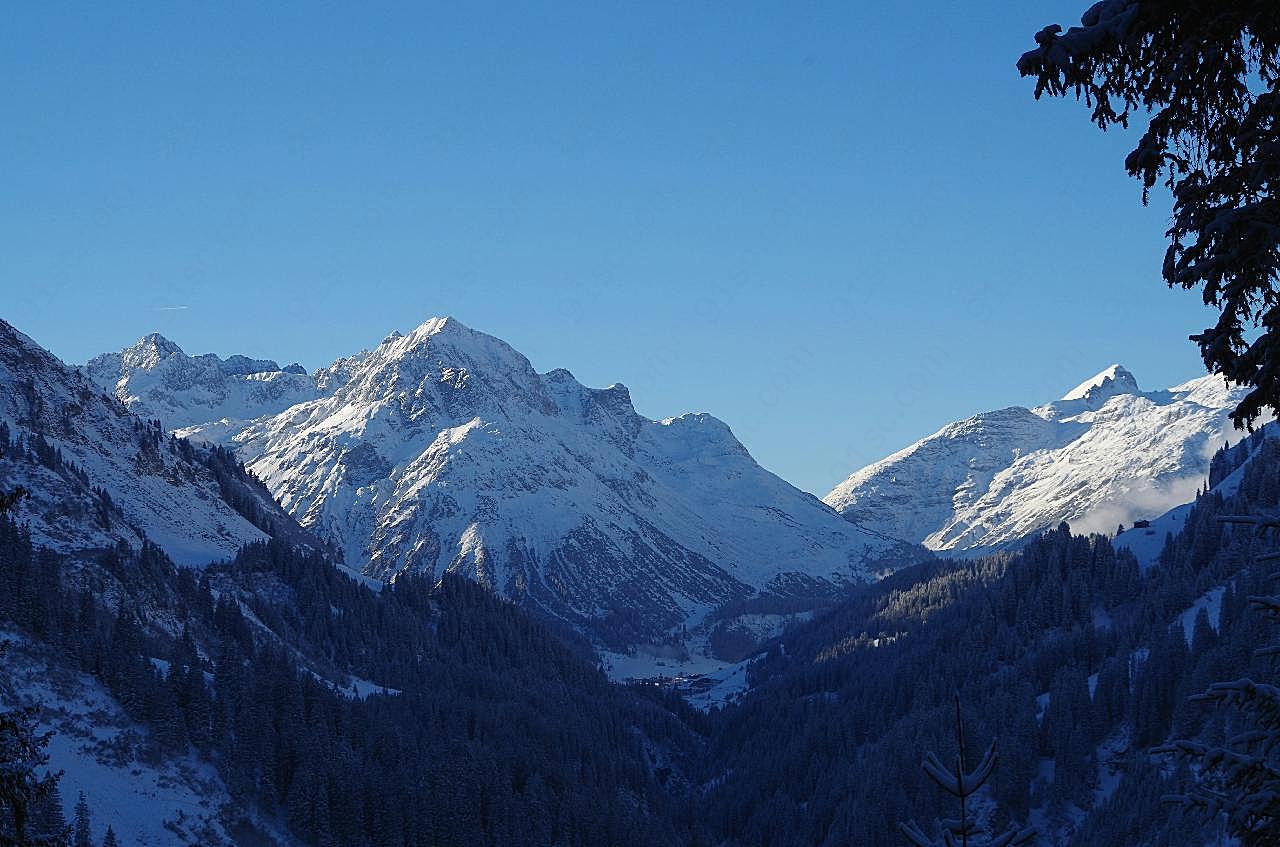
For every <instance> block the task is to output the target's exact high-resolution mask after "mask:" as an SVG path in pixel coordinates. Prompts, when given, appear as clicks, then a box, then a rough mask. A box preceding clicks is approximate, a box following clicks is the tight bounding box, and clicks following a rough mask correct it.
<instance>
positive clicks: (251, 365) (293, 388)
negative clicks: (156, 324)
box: [83, 333, 320, 430]
mask: <svg viewBox="0 0 1280 847" xmlns="http://www.w3.org/2000/svg"><path fill="white" fill-rule="evenodd" d="M83 371H84V373H85V374H86V375H88V376H89V378H90V379H92V380H93V381H94V382H96V383H97V384H98V385H101V386H102V387H103V388H106V389H107V390H108V391H111V392H112V393H113V394H114V395H115V396H116V397H117V398H119V399H120V401H121V402H122V403H124V404H125V406H127V407H128V408H129V411H131V412H133V413H134V414H136V415H138V416H139V417H142V418H144V419H146V420H159V421H163V422H164V424H165V427H166V428H167V429H170V430H177V429H182V428H184V427H188V426H191V425H193V424H209V423H210V422H214V421H225V424H224V427H223V429H224V430H236V429H239V428H242V427H243V425H244V423H245V422H246V421H249V420H252V419H254V418H260V417H262V416H263V415H269V414H274V413H275V412H279V411H282V410H283V409H287V408H289V407H290V406H292V405H293V404H295V403H301V402H302V401H303V400H310V399H312V398H314V397H317V396H319V393H320V392H319V391H318V390H317V389H316V383H315V380H313V379H312V377H310V376H308V375H307V372H306V370H305V369H304V368H303V367H302V366H301V365H297V364H293V365H288V366H286V367H284V368H281V367H280V366H279V365H277V364H276V363H275V362H273V361H271V360H270V359H250V358H248V357H247V356H238V355H237V356H230V357H228V358H226V359H223V358H220V357H218V356H216V355H214V354H213V353H206V354H204V355H202V356H188V355H186V354H185V353H183V352H182V348H181V347H179V346H178V345H177V344H174V343H173V342H172V341H170V340H169V339H167V338H165V337H164V336H162V335H157V334H155V333H152V334H151V335H148V336H145V337H143V338H141V339H139V340H138V342H137V343H136V344H134V345H133V346H131V347H126V348H125V349H123V350H121V351H120V352H118V353H103V354H102V355H100V356H96V357H94V358H93V359H92V360H90V362H89V363H88V364H86V365H85V366H84V368H83Z"/></svg>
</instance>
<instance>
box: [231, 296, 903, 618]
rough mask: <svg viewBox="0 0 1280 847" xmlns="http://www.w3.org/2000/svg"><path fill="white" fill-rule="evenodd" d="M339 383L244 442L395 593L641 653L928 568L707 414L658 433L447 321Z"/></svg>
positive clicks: (427, 326) (654, 426)
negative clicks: (467, 598)
mask: <svg viewBox="0 0 1280 847" xmlns="http://www.w3.org/2000/svg"><path fill="white" fill-rule="evenodd" d="M325 373H326V374H328V375H330V376H329V377H328V381H327V382H326V384H325V389H326V394H327V396H321V397H318V398H316V399H313V400H309V401H306V402H303V403H299V404H298V405H295V406H293V407H291V408H289V409H287V410H285V411H283V412H281V413H279V414H277V415H274V416H271V417H267V418H264V419H262V420H260V421H258V422H256V423H254V424H252V425H251V426H249V427H248V428H247V429H245V430H244V431H243V432H241V433H240V434H238V435H236V436H235V438H234V443H235V444H236V445H237V449H238V451H239V454H240V456H241V457H242V458H243V459H244V460H245V461H246V463H247V464H248V466H249V467H250V469H251V470H252V471H253V472H254V473H255V474H256V475H257V476H258V477H260V478H261V479H262V480H263V481H264V482H265V483H266V484H267V486H268V487H269V488H270V489H271V490H272V492H273V493H274V494H275V495H276V497H277V498H278V499H279V500H280V502H281V504H282V505H283V506H284V507H285V508H286V509H287V510H288V511H289V512H290V513H291V514H293V515H294V516H296V517H297V518H298V519H299V520H300V521H301V522H302V524H303V525H304V526H307V527H309V528H312V529H314V530H317V531H318V532H320V533H321V534H323V535H327V536H328V537H330V538H332V539H334V540H336V541H337V542H338V543H339V544H340V545H341V547H342V548H343V549H344V550H345V556H346V561H347V563H348V565H353V566H354V565H357V563H360V565H361V566H362V567H363V569H364V571H365V573H367V574H369V575H372V576H376V577H378V578H381V579H390V578H393V577H394V576H395V575H396V574H397V573H399V572H401V571H404V570H414V571H425V572H431V573H437V574H438V573H440V572H442V571H444V570H453V571H461V572H464V573H466V574H467V575H469V576H471V577H473V578H475V579H477V580H479V581H481V582H482V583H484V584H487V585H489V586H491V587H493V588H495V589H496V590H498V591H500V592H501V593H503V594H505V595H507V596H510V597H513V598H515V599H517V600H520V601H522V602H524V603H525V604H526V605H531V606H534V607H538V608H541V609H543V610H545V611H547V612H550V613H551V614H554V615H556V616H558V617H561V618H564V619H566V620H568V621H571V622H574V623H585V622H591V623H592V628H593V629H595V630H596V631H597V632H598V631H599V630H600V628H601V627H604V628H606V629H607V630H608V631H609V632H610V633H612V634H613V635H614V636H616V637H617V638H619V639H621V640H622V641H624V642H628V643H635V642H636V641H637V640H643V639H648V638H654V637H658V636H660V635H662V634H663V633H665V632H667V631H669V630H671V629H672V628H675V627H678V626H679V625H681V624H683V623H686V622H691V623H696V622H697V621H698V620H699V619H700V618H701V616H702V615H704V614H705V613H706V612H707V611H708V610H710V609H713V608H715V607H716V606H718V605H720V604H721V603H723V602H725V601H726V600H730V599H734V598H741V597H743V596H746V595H749V594H751V593H753V592H755V591H757V590H765V591H771V592H775V593H780V594H786V593H806V594H811V593H814V592H819V591H823V590H829V589H830V587H831V586H833V585H836V584H840V583H844V582H848V581H859V580H865V579H870V578H873V577H874V576H876V575H877V574H879V573H880V572H882V571H883V570H887V569H892V568H895V567H898V566H900V565H902V564H904V563H906V562H907V561H909V560H911V559H912V558H914V557H916V556H917V555H919V553H920V552H922V551H920V550H919V548H915V547H913V546H911V545H906V544H903V543H901V542H899V541H897V540H895V539H892V538H889V537H886V536H884V535H881V534H877V533H875V532H870V531H867V530H865V529H863V528H861V527H859V526H856V525H855V524H853V523H850V522H848V521H845V520H842V519H841V518H840V517H839V516H838V515H837V514H836V513H835V512H834V511H833V510H832V509H830V508H829V507H827V506H825V505H824V504H823V503H822V502H821V501H819V500H818V499H817V498H814V497H812V496H810V495H808V494H805V493H803V492H801V491H799V490H797V489H796V488H794V487H792V486H790V485H788V484H787V483H786V482H784V481H783V480H781V479H779V478H778V477H776V476H774V475H773V474H771V473H769V472H767V471H765V470H764V469H763V468H761V467H760V466H759V465H757V464H756V463H755V461H754V460H753V459H752V458H751V456H750V455H749V454H748V453H747V451H746V449H745V448H744V447H743V446H742V445H741V444H740V443H739V442H738V441H737V439H735V438H734V437H733V434H732V433H731V432H730V430H729V428H728V427H727V426H726V425H725V424H723V423H722V422H720V421H719V420H716V419H715V418H713V417H711V416H710V415H705V414H690V415H683V416H680V417H676V418H670V419H667V420H663V421H652V420H647V419H645V418H643V417H641V416H640V415H638V414H637V413H636V412H635V410H634V408H633V407H632V405H631V399H630V396H629V394H628V392H627V389H626V388H625V387H623V386H621V385H613V386H610V387H609V388H605V389H590V388H586V387H584V386H582V385H581V384H579V383H578V382H577V381H576V380H575V379H574V378H573V376H572V375H571V374H570V373H569V372H568V371H565V370H555V371H552V372H550V373H548V374H538V373H537V372H535V371H534V369H533V368H532V366H531V365H530V364H529V362H528V360H527V359H525V357H524V356H522V355H520V354H519V353H517V352H516V351H515V350H513V349H512V348H511V347H509V346H508V345H507V344H505V343H504V342H502V341H500V340H498V339H496V338H492V337H490V336H487V335H484V334H482V333H479V332H476V331H474V330H471V329H469V328H467V327H465V326H463V325H462V324H460V323H459V322H457V321H456V320H453V319H451V318H436V319H432V320H429V321H427V322H426V323H424V324H422V325H421V326H420V327H418V328H417V329H415V330H414V331H413V332H411V333H409V334H408V335H400V334H398V333H396V334H393V335H391V336H390V337H388V338H387V339H386V340H384V341H383V342H382V344H380V345H379V346H378V347H377V348H376V349H374V350H372V351H367V352H365V353H362V354H360V355H358V356H355V357H352V358H351V359H347V360H342V361H340V362H339V363H336V364H335V366H334V367H333V368H330V369H326V371H325Z"/></svg>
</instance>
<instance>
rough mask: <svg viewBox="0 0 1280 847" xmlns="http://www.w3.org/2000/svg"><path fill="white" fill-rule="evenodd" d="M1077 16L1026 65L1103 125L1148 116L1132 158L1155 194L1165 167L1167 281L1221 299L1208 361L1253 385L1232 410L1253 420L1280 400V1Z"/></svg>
mask: <svg viewBox="0 0 1280 847" xmlns="http://www.w3.org/2000/svg"><path fill="white" fill-rule="evenodd" d="M1080 23H1081V25H1080V26H1078V27H1072V28H1071V29H1069V30H1067V31H1066V32H1065V33H1064V32H1062V27H1060V26H1058V25H1057V24H1054V25H1052V26H1048V27H1045V28H1044V29H1042V30H1041V31H1040V32H1039V33H1037V34H1036V37H1035V38H1036V42H1037V44H1038V45H1039V46H1038V47H1037V48H1036V49H1034V50H1032V51H1030V52H1028V53H1026V54H1025V55H1023V56H1022V58H1021V59H1020V60H1019V61H1018V70H1019V72H1020V73H1021V74H1022V75H1023V76H1031V77H1035V79H1036V90H1035V94H1036V97H1037V98H1038V97H1040V96H1041V95H1042V94H1045V93H1048V94H1049V95H1051V96H1054V97H1061V96H1065V95H1068V94H1074V95H1075V96H1076V98H1077V99H1079V98H1080V97H1083V98H1084V99H1085V101H1086V102H1087V103H1088V104H1089V105H1090V106H1091V107H1092V108H1093V122H1094V123H1096V124H1097V125H1098V127H1099V128H1101V129H1104V130H1105V129H1107V128H1108V127H1111V126H1116V125H1119V126H1122V127H1127V126H1128V123H1129V117H1130V115H1132V114H1133V113H1135V112H1140V111H1146V112H1149V113H1150V115H1151V117H1150V119H1149V120H1148V121H1147V126H1146V130H1145V132H1144V133H1143V135H1142V138H1141V139H1140V140H1139V141H1138V144H1137V146H1136V147H1135V148H1134V150H1133V152H1131V153H1130V154H1129V155H1128V157H1127V158H1126V159H1125V168H1126V169H1127V170H1128V172H1129V173H1130V174H1131V175H1133V176H1134V177H1136V178H1138V179H1140V180H1141V181H1142V185H1143V200H1144V202H1145V201H1146V199H1147V193H1148V191H1149V190H1150V189H1151V188H1152V187H1153V186H1155V185H1156V183H1157V182H1159V181H1160V180H1161V177H1162V175H1163V177H1164V180H1163V181H1164V184H1165V185H1167V186H1168V187H1169V189H1170V190H1171V191H1172V193H1173V220H1172V223H1171V225H1170V227H1169V230H1168V233H1167V235H1168V237H1169V247H1168V250H1167V252H1166V253H1165V260H1164V279H1165V281H1166V282H1167V283H1168V284H1169V285H1170V286H1171V287H1172V286H1180V287H1182V288H1187V289H1192V288H1200V289H1201V293H1202V295H1203V298H1204V302H1205V303H1206V304H1207V305H1211V306H1214V307H1216V308H1218V310H1219V312H1220V314H1219V317H1218V320H1217V322H1216V324H1215V325H1214V326H1212V327H1209V328H1207V329H1205V330H1204V331H1203V332H1201V333H1200V334H1198V335H1194V336H1192V340H1193V341H1196V342H1197V343H1198V344H1199V345H1200V351H1201V354H1202V356H1203V358H1204V362H1205V365H1206V366H1207V367H1208V368H1209V370H1210V371H1213V372H1214V373H1220V374H1222V375H1223V376H1225V377H1226V378H1227V379H1228V380H1230V381H1231V382H1234V383H1238V384H1241V385H1249V386H1252V387H1253V390H1252V391H1250V392H1249V394H1248V395H1247V396H1246V397H1245V398H1244V399H1243V400H1242V401H1241V402H1240V404H1239V405H1238V406H1237V407H1236V409H1235V411H1234V412H1233V414H1232V416H1233V418H1234V419H1235V420H1236V422H1237V423H1238V424H1240V425H1244V424H1250V423H1252V422H1253V421H1254V420H1256V419H1257V418H1258V416H1259V415H1261V414H1262V412H1263V411H1264V410H1265V409H1268V408H1270V409H1273V410H1274V409H1280V334H1277V329H1280V296H1278V295H1277V283H1280V196H1277V191H1278V188H1280V87H1278V86H1280V14H1277V12H1276V4H1275V2H1274V0H1232V2H1230V3H1209V4H1206V3H1202V2H1197V0H1102V2H1099V3H1095V4H1094V5H1092V6H1090V7H1089V9H1088V10H1087V11H1086V12H1085V13H1084V15H1083V16H1082V17H1081V19H1080ZM1255 327H1258V328H1261V332H1254V331H1253V329H1254V328H1255Z"/></svg>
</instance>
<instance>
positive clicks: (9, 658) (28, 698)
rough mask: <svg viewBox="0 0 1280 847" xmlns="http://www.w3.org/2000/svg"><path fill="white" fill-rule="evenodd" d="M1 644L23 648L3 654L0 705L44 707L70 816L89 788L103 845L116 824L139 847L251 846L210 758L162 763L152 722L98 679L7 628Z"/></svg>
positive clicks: (265, 841) (53, 763)
mask: <svg viewBox="0 0 1280 847" xmlns="http://www.w3.org/2000/svg"><path fill="white" fill-rule="evenodd" d="M0 641H7V642H8V643H9V644H10V645H11V646H12V647H13V648H14V649H12V650H11V651H10V652H9V653H8V654H7V655H5V656H4V657H0V671H2V673H0V708H4V709H8V708H14V707H25V706H36V707H38V708H39V709H40V712H39V718H40V725H39V731H40V732H51V733H53V735H52V737H51V738H50V740H49V746H48V748H47V752H48V754H49V768H50V769H51V770H55V771H62V779H61V780H60V781H59V791H60V794H61V798H62V802H63V807H64V808H63V811H64V814H65V816H66V819H67V820H68V821H70V820H72V819H73V815H74V806H75V803H76V800H77V798H78V797H79V796H80V794H81V793H83V794H84V797H85V800H86V802H87V803H88V804H89V808H90V809H91V810H92V818H91V832H92V835H93V839H94V843H98V844H100V843H101V842H102V839H103V837H104V836H105V835H106V830H107V827H108V826H110V827H111V828H112V829H113V830H114V831H115V834H116V837H117V839H118V841H119V843H120V844H121V845H132V846H133V847H177V845H193V846H194V845H198V847H222V846H223V845H228V846H229V845H231V844H237V843H245V842H244V841H243V840H240V839H242V838H243V837H244V833H243V832H236V831H235V829H233V828H232V827H230V826H229V825H228V823H229V821H228V816H227V815H226V814H225V812H226V811H227V810H229V809H231V808H232V802H231V797H230V795H229V794H228V792H227V789H226V787H225V786H224V785H223V783H222V781H221V779H219V777H218V775H217V772H216V770H215V769H214V768H213V767H212V766H211V765H209V764H208V763H205V762H201V761H199V760H197V759H195V758H194V757H191V756H187V757H182V758H171V759H165V760H163V761H160V762H157V761H155V757H154V756H152V755H147V754H146V753H145V752H144V748H145V747H146V743H147V736H148V731H147V729H146V728H145V727H143V726H141V725H139V724H137V723H135V722H134V721H132V720H130V719H129V718H128V716H127V715H126V714H125V711H124V709H123V708H122V707H121V705H120V704H119V703H118V702H117V701H116V700H114V699H113V698H112V697H111V695H110V693H108V692H107V690H106V689H105V688H103V686H102V685H101V684H100V683H99V682H98V681H97V680H95V679H93V678H92V677H89V676H87V675H85V674H83V673H80V672H78V671H76V670H74V669H73V668H71V667H69V666H68V665H67V663H66V662H65V660H64V659H62V658H60V657H59V655H58V654H57V653H56V651H53V650H49V649H47V648H45V647H43V646H41V645H39V644H36V643H33V642H31V641H29V640H27V639H25V638H23V637H22V636H20V635H17V634H14V633H9V632H0ZM236 817H240V818H241V820H240V821H239V827H238V829H239V830H246V829H250V828H251V829H252V831H253V835H255V836H257V838H258V839H259V840H258V842H257V843H259V844H262V845H263V847H269V846H270V845H276V844H289V845H291V844H294V843H295V842H294V840H293V839H291V838H289V837H287V836H286V835H284V834H282V833H280V832H278V831H277V828H276V827H275V826H273V825H272V823H271V822H270V821H263V820H261V819H256V818H255V819H254V820H253V821H252V823H251V824H250V823H249V821H248V820H247V819H244V818H243V816H242V815H237V816H236ZM232 819H233V820H234V819H235V818H232ZM237 836H240V838H237Z"/></svg>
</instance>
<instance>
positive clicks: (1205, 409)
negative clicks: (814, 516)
mask: <svg viewBox="0 0 1280 847" xmlns="http://www.w3.org/2000/svg"><path fill="white" fill-rule="evenodd" d="M1241 396H1242V390H1240V389H1235V390H1229V389H1228V388H1227V387H1226V386H1225V385H1224V384H1223V382H1222V380H1221V378H1219V377H1212V376H1206V377H1202V378H1200V379H1195V380H1192V381H1190V382H1187V383H1183V384H1182V385H1178V386H1174V387H1173V388H1170V389H1167V390H1165V391H1152V392H1143V391H1141V390H1140V389H1139V388H1138V383H1137V381H1136V380H1135V379H1134V377H1133V375H1132V374H1131V373H1129V371H1127V370H1125V369H1124V368H1123V367H1120V366H1119V365H1113V366H1112V367H1110V368H1107V369H1106V370H1105V371H1103V372H1102V373H1100V374H1098V375H1097V376H1094V377H1092V378H1091V379H1088V380H1085V381H1084V382H1083V383H1081V384H1080V385H1079V386H1078V387H1076V388H1075V389H1073V390H1072V391H1069V392H1068V393H1067V394H1066V395H1065V396H1064V397H1063V398H1062V399H1061V400H1057V401H1054V402H1051V403H1046V404H1044V405H1042V406H1037V407H1035V408H1033V409H1026V408H1021V407H1014V408H1009V409H1001V410H998V411H994V412H986V413H983V414H980V415H975V416H974V417H972V418H968V419H966V420H963V421H958V422H956V423H953V424H948V425H947V426H945V427H943V428H942V429H941V430H939V431H938V432H936V433H934V434H933V435H931V436H929V437H928V438H924V439H921V440H920V441H917V442H916V443H915V444H912V445H911V446H910V447H907V448H906V449H905V450H902V451H900V452H898V453H895V454H893V455H892V456H889V457H888V458H886V459H883V460H881V461H879V462H876V463H875V464H873V465H869V466H868V467H865V468H863V469H862V470H860V471H858V472H856V473H855V474H853V475H852V476H850V477H849V478H848V479H847V480H845V481H844V482H843V483H841V484H840V485H839V486H837V487H836V488H835V489H834V490H832V491H831V493H829V494H828V495H827V496H826V497H825V498H824V500H825V501H826V502H827V503H828V504H829V505H831V506H832V507H833V508H835V509H837V510H838V511H839V512H840V513H841V514H843V515H844V516H846V517H847V518H850V519H851V520H856V521H858V522H859V523H860V524H861V525H863V526H866V527H871V528H874V529H877V530H879V531H881V532H885V533H887V534H890V535H895V536H897V537H900V538H905V539H907V540H909V541H917V542H920V543H922V544H924V545H925V546H926V547H930V548H932V549H935V550H952V551H959V550H977V549H991V548H998V547H1000V546H1003V545H1008V544H1012V543H1016V542H1018V541H1020V540H1022V539H1024V538H1026V537H1027V536H1029V535H1032V534H1034V533H1036V532H1038V531H1040V530H1042V529H1045V528H1046V527H1050V526H1054V525H1056V524H1058V523H1060V522H1062V521H1067V522H1069V523H1070V524H1071V526H1072V528H1073V529H1074V530H1076V531H1077V532H1091V531H1099V532H1114V531H1115V529H1116V526H1117V525H1118V524H1120V523H1125V524H1128V523H1131V522H1132V521H1133V520H1135V519H1137V518H1150V517H1153V516H1155V515H1159V514H1161V513H1162V512H1164V511H1166V510H1167V509H1169V508H1170V507H1172V506H1174V505H1176V504H1179V503H1183V502H1186V501H1188V500H1191V499H1192V498H1193V497H1194V495H1195V491H1196V489H1197V488H1198V487H1199V486H1202V485H1203V484H1204V481H1205V476H1206V474H1207V473H1208V469H1209V460H1210V457H1211V456H1212V455H1213V452H1214V451H1215V450H1216V449H1217V448H1218V447H1220V446H1221V445H1222V443H1223V442H1224V441H1225V440H1226V438H1227V436H1228V435H1229V434H1230V433H1231V431H1232V427H1231V423H1230V421H1229V420H1228V418H1227V414H1228V412H1229V411H1230V410H1231V409H1232V408H1234V406H1235V405H1236V403H1237V402H1239V400H1240V397H1241Z"/></svg>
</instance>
